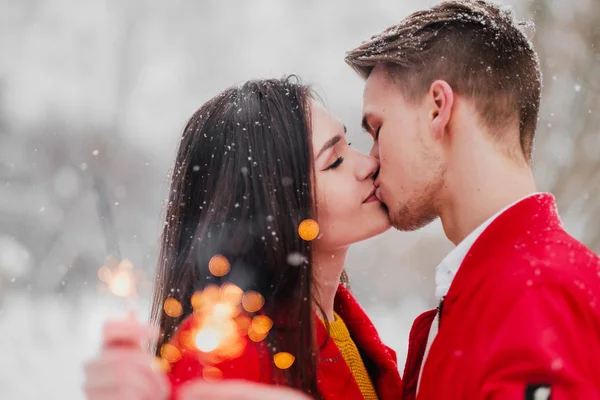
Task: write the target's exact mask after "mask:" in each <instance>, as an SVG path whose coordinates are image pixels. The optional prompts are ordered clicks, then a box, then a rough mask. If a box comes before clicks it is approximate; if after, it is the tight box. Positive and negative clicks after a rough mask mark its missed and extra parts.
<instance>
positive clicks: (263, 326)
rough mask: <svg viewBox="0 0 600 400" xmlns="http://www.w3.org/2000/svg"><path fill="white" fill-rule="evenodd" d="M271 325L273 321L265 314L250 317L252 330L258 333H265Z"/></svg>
mask: <svg viewBox="0 0 600 400" xmlns="http://www.w3.org/2000/svg"><path fill="white" fill-rule="evenodd" d="M272 327H273V321H272V320H271V318H269V317H267V316H266V315H257V316H255V317H254V318H252V330H253V331H254V332H256V333H257V334H259V335H266V334H267V333H269V331H270V330H271V328H272Z"/></svg>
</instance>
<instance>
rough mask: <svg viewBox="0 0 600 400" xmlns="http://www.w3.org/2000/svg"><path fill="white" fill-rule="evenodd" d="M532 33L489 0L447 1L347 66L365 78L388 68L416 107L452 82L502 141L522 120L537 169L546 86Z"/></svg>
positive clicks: (354, 54) (375, 41) (354, 53)
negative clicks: (536, 142)
mask: <svg viewBox="0 0 600 400" xmlns="http://www.w3.org/2000/svg"><path fill="white" fill-rule="evenodd" d="M530 27H533V24H532V23H530V22H517V21H516V20H515V18H514V15H513V13H512V10H511V9H510V8H508V7H502V6H498V5H495V4H493V3H490V2H489V1H485V0H471V1H469V0H453V1H445V2H443V3H440V4H438V5H437V6H434V7H432V8H430V9H427V10H423V11H418V12H416V13H414V14H412V15H410V16H409V17H407V18H405V19H404V20H403V21H402V22H400V23H399V24H398V25H395V26H392V27H390V28H388V29H386V30H385V31H384V32H382V33H381V34H379V35H376V36H374V37H372V38H371V40H369V41H367V42H365V43H363V44H362V45H361V46H360V47H358V48H356V49H354V50H351V51H349V52H348V53H347V54H346V62H347V63H348V64H349V65H350V66H351V67H352V68H353V69H354V70H356V71H357V72H358V73H359V74H360V75H361V76H362V77H363V78H365V79H366V78H367V77H368V76H369V74H370V73H371V71H372V70H373V68H374V67H375V65H377V64H383V65H385V67H386V69H387V71H388V72H389V73H390V75H391V76H392V77H393V80H394V81H395V82H397V83H398V84H400V85H401V87H402V89H403V91H404V93H405V97H406V99H407V100H408V101H410V102H415V101H417V100H419V99H420V98H422V96H424V95H425V94H426V93H427V92H428V90H429V87H430V85H431V83H433V82H434V81H435V80H437V79H442V80H445V81H446V82H448V84H449V85H450V86H451V87H452V89H453V90H454V91H455V92H456V93H458V94H459V95H463V96H468V97H470V98H471V99H472V101H473V103H474V105H475V107H476V110H477V112H478V113H479V115H480V118H481V121H482V123H483V124H484V125H485V126H486V128H487V129H489V130H490V132H491V133H492V134H493V135H494V136H495V137H498V136H499V134H500V132H501V131H502V128H503V127H505V126H506V125H507V123H508V122H510V121H515V122H516V121H517V120H518V121H519V127H520V143H521V148H522V150H523V154H524V155H525V158H526V160H527V161H528V162H530V161H531V153H532V148H533V137H534V134H535V128H536V124H537V118H538V111H539V104H540V95H541V86H542V77H541V72H540V68H539V60H538V57H537V54H536V52H535V51H534V49H533V46H532V44H531V42H530V41H529V40H528V38H527V36H526V34H525V32H524V30H523V29H524V28H530ZM498 138H499V137H498ZM499 139H500V138H499Z"/></svg>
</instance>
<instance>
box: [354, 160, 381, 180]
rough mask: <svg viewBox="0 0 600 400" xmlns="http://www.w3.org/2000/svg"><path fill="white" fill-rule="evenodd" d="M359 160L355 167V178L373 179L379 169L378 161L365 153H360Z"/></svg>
mask: <svg viewBox="0 0 600 400" xmlns="http://www.w3.org/2000/svg"><path fill="white" fill-rule="evenodd" d="M360 157H361V161H360V163H359V165H358V167H357V178H358V179H359V180H361V181H363V180H365V179H373V178H374V176H375V174H376V173H377V171H379V161H377V159H376V158H375V157H372V156H370V155H367V154H360Z"/></svg>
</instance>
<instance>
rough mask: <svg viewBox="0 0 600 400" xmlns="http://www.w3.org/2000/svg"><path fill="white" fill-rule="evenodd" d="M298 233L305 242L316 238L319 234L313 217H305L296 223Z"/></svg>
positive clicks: (317, 225)
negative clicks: (298, 223)
mask: <svg viewBox="0 0 600 400" xmlns="http://www.w3.org/2000/svg"><path fill="white" fill-rule="evenodd" d="M298 235H300V237H301V238H302V239H303V240H306V241H307V242H310V241H311V240H314V239H316V238H317V236H319V224H318V223H317V221H315V220H314V219H305V220H304V221H302V222H300V225H298Z"/></svg>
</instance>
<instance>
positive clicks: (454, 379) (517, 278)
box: [403, 194, 600, 400]
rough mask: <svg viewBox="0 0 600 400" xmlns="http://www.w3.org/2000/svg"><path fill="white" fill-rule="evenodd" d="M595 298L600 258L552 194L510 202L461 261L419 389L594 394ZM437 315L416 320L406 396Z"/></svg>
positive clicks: (598, 368) (599, 317)
mask: <svg viewBox="0 0 600 400" xmlns="http://www.w3.org/2000/svg"><path fill="white" fill-rule="evenodd" d="M599 306H600V260H599V258H598V256H597V255H595V254H593V253H592V252H591V251H590V250H589V249H587V248H586V247H585V246H583V245H582V244H581V243H579V242H578V241H577V240H575V239H573V238H572V237H571V236H569V235H568V234H567V233H566V232H565V231H564V230H563V228H562V225H561V222H560V219H559V217H558V214H557V211H556V205H555V202H554V198H553V197H552V196H551V195H547V194H545V195H544V194H542V195H536V196H532V197H530V198H527V199H525V200H523V201H521V202H519V203H517V204H516V205H514V206H513V207H511V208H509V209H508V210H506V211H505V212H504V213H502V214H501V215H499V216H498V217H497V219H496V220H494V221H493V222H492V223H491V225H489V226H488V227H487V228H486V229H485V231H484V232H483V233H482V234H481V236H480V237H479V238H478V239H477V240H476V241H475V243H474V244H473V246H472V247H471V249H470V251H469V252H468V254H467V256H466V257H465V259H464V261H463V263H462V265H461V267H460V269H459V270H458V272H457V274H456V277H455V278H454V281H453V282H452V285H451V287H450V290H449V292H448V294H447V296H446V297H445V299H444V302H443V307H442V312H441V319H440V325H439V332H438V334H437V336H436V338H435V340H434V341H433V344H432V347H431V349H430V352H429V355H428V356H427V359H426V361H425V365H424V369H423V374H422V377H421V383H420V384H419V393H418V396H417V398H418V399H435V400H440V399H461V400H469V399H528V398H530V399H538V398H540V399H544V398H547V397H545V396H541V395H542V394H543V393H548V389H549V390H550V392H551V398H552V400H561V399H599V398H600V308H599ZM434 317H435V311H429V312H427V313H425V314H423V315H421V316H420V317H419V318H417V320H416V321H415V324H414V325H413V328H412V331H411V334H410V343H409V351H408V358H407V364H406V368H405V373H404V384H405V387H404V393H403V398H404V399H414V398H415V391H416V385H417V379H418V375H419V369H420V365H421V361H422V359H423V352H424V350H425V344H426V341H427V335H428V332H429V328H430V326H431V323H432V321H433V318H434ZM536 390H537V391H538V392H537V393H538V395H539V396H540V397H535V396H534V393H535V391H536Z"/></svg>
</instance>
